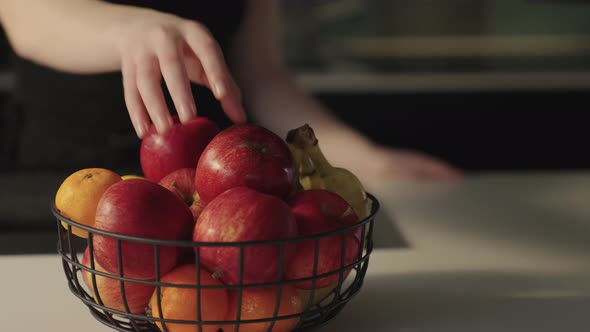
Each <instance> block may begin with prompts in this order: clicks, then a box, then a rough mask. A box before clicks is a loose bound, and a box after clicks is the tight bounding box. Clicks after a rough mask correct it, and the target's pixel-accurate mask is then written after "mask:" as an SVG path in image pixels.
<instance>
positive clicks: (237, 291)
mask: <svg viewBox="0 0 590 332" xmlns="http://www.w3.org/2000/svg"><path fill="white" fill-rule="evenodd" d="M367 197H368V199H369V201H370V203H371V209H370V210H371V211H370V214H369V216H368V217H367V218H365V219H363V220H361V221H360V222H358V223H356V224H354V225H350V226H346V227H342V228H339V229H337V230H333V231H329V232H324V233H321V234H314V235H311V236H300V237H294V238H288V239H280V240H272V241H250V242H223V243H221V242H217V243H213V242H194V241H171V240H159V239H148V238H140V237H133V236H127V235H121V234H115V233H110V232H106V231H103V230H99V229H96V228H93V227H89V226H85V225H82V224H80V223H78V222H76V221H75V220H71V219H69V218H66V217H65V216H64V215H62V214H61V213H60V212H59V210H57V209H56V208H55V206H52V207H51V210H52V213H53V215H54V216H55V217H56V219H57V228H58V235H59V236H58V244H57V251H58V253H59V254H60V255H61V257H62V265H63V270H64V272H65V276H66V279H67V282H68V286H69V288H70V290H71V292H72V293H73V294H74V295H75V296H76V297H77V298H78V299H79V300H80V301H81V302H82V303H83V304H84V305H86V306H87V307H88V309H89V310H90V313H91V314H92V315H93V316H94V318H96V319H97V320H98V321H100V322H101V323H103V324H105V325H106V326H108V327H110V328H112V329H114V330H117V331H122V332H131V331H141V332H158V331H163V332H176V331H198V332H202V331H205V332H207V331H216V332H219V331H223V332H231V331H283V330H285V329H288V330H293V331H304V330H312V329H316V328H318V327H320V326H322V325H324V324H326V323H327V322H329V321H330V320H331V319H332V318H334V317H336V316H337V315H338V313H339V312H340V311H341V310H342V309H343V308H344V306H345V305H346V304H347V303H348V302H349V301H350V300H351V299H352V298H353V297H354V296H355V295H356V294H358V293H359V291H360V290H361V288H362V285H363V281H364V278H365V275H366V273H367V268H368V264H369V256H370V254H371V252H372V250H373V226H374V219H375V215H376V213H377V211H378V210H379V201H378V200H377V199H376V198H375V197H374V196H373V195H371V194H369V193H367ZM74 228H78V229H81V230H83V231H86V232H88V236H87V238H79V237H77V236H75V235H74V234H73V232H72V230H73V229H74ZM351 233H354V234H355V236H356V237H357V239H358V252H356V251H355V252H354V257H353V259H352V260H351V259H349V258H348V257H347V256H348V252H347V245H349V243H350V242H349V241H347V240H346V239H347V238H348V236H347V235H349V234H351ZM97 237H103V238H109V239H111V240H112V241H116V248H117V264H118V271H117V272H116V273H109V272H106V271H105V270H104V269H101V268H100V266H98V264H97V263H96V262H95V259H94V255H95V254H94V253H95V250H96V249H97V248H96V244H95V239H96V238H97ZM328 238H332V239H333V238H341V239H342V241H341V251H340V255H339V256H340V264H339V267H338V268H336V269H333V270H330V271H329V272H325V273H320V272H319V270H320V269H321V267H320V265H321V264H322V262H321V259H320V252H321V249H320V247H321V246H322V245H323V244H322V243H323V242H322V241H325V240H326V239H328ZM126 242H127V243H141V244H143V245H146V246H148V247H149V248H151V250H152V251H153V258H154V265H155V271H154V273H155V278H152V279H150V280H143V279H136V278H132V277H129V276H126V275H125V273H124V271H123V263H122V260H123V259H122V253H121V252H122V248H123V247H124V246H125V243H126ZM302 243H307V244H308V245H310V244H312V245H313V246H314V247H315V249H314V251H313V252H314V258H313V264H312V265H313V266H310V267H309V268H310V269H311V271H312V273H311V276H307V277H305V278H299V279H286V278H285V277H284V273H283V272H284V270H285V266H284V265H285V264H284V262H283V258H284V256H285V251H286V250H285V248H286V247H288V246H293V245H295V246H297V245H298V244H302ZM254 246H275V247H278V249H279V267H278V270H279V271H278V277H277V279H276V280H274V281H273V282H268V283H258V284H251V283H250V284H249V283H244V282H243V279H242V276H243V271H244V252H245V251H246V250H248V248H251V247H254ZM165 247H176V248H179V250H180V252H184V253H192V255H190V254H187V255H184V256H186V257H185V258H184V262H180V263H179V264H190V265H193V264H194V270H195V273H194V276H195V280H192V281H191V282H188V283H186V282H184V283H172V282H168V281H166V280H163V279H165V276H162V275H161V273H160V265H161V264H160V263H161V262H160V256H161V252H162V250H163V248H165ZM207 247H218V248H222V247H223V248H233V249H234V250H236V251H237V252H238V253H239V256H238V257H239V280H238V282H237V283H235V284H223V283H219V284H211V283H205V282H203V274H202V273H201V266H202V264H201V263H202V262H201V255H200V254H199V253H200V251H201V250H202V249H203V248H207ZM355 248H356V246H355ZM349 249H350V248H349ZM355 250H356V249H355ZM111 272H112V271H111ZM212 274H213V275H214V273H212ZM327 278H332V279H330V280H333V281H334V282H333V283H331V284H330V285H329V286H326V287H321V288H320V287H319V285H320V283H321V282H322V281H325V280H326V279H327ZM107 283H110V284H108V285H110V288H109V287H106V286H105V287H102V286H103V285H107ZM301 284H306V285H307V286H306V287H304V288H301V289H299V288H298V289H297V291H298V295H300V296H299V299H300V300H301V307H300V310H297V311H296V312H290V313H288V314H282V307H284V304H285V302H284V301H282V294H281V293H287V291H286V290H287V287H291V288H293V286H296V285H301ZM171 288H174V289H179V290H183V291H184V292H185V293H184V294H187V293H192V294H194V297H192V298H193V299H195V301H196V303H195V307H194V308H189V307H190V306H183V307H181V308H180V310H194V314H192V315H189V316H191V318H189V319H187V318H184V319H178V318H170V317H166V316H167V314H169V310H168V311H167V310H164V309H163V308H164V305H163V304H162V301H163V298H164V292H165V291H166V290H167V289H171ZM291 288H290V289H291ZM145 289H148V292H149V293H150V294H149V298H150V301H149V302H147V303H148V305H144V304H145V302H146V301H145V299H144V301H143V302H141V301H139V303H142V304H141V305H140V307H138V305H137V303H134V302H137V301H136V300H137V298H138V297H139V295H138V294H139V293H140V292H144V294H145V293H146V292H145ZM256 289H271V290H272V291H273V293H272V294H273V295H272V296H273V298H274V299H275V300H274V302H273V308H272V310H270V311H271V312H270V313H269V314H268V315H266V316H264V317H256V318H255V319H251V318H248V317H246V316H247V315H246V311H244V310H243V308H244V307H243V301H246V299H245V297H244V296H245V294H246V293H247V292H249V290H256ZM215 290H218V291H220V290H225V291H226V292H227V294H230V295H232V296H233V297H231V296H230V297H229V298H230V299H233V301H234V302H233V304H234V309H235V310H234V311H235V313H234V311H230V312H231V314H230V315H228V316H227V318H223V319H215V320H208V317H205V316H206V314H205V312H206V311H207V310H209V311H210V310H213V309H214V308H212V309H210V308H208V307H211V305H210V303H208V302H205V301H204V299H205V298H204V294H205V293H206V292H212V291H215ZM299 292H301V293H299ZM113 294H115V295H113ZM113 297H114V298H117V299H118V301H119V302H117V303H118V305H112V304H110V303H107V302H109V301H107V299H111V300H112V299H113ZM111 302H112V301H111ZM236 302H237V303H236ZM230 306H231V303H230V302H227V307H230ZM177 308H179V307H177ZM187 308H188V309H187ZM286 323H288V324H286ZM285 326H288V327H285ZM213 327H214V329H213V330H212V328H213Z"/></svg>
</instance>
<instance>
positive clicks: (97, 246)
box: [94, 179, 193, 280]
mask: <svg viewBox="0 0 590 332" xmlns="http://www.w3.org/2000/svg"><path fill="white" fill-rule="evenodd" d="M192 225H193V216H192V214H191V211H190V209H189V208H188V206H187V205H186V204H185V203H184V202H183V201H182V199H180V198H179V197H178V195H176V194H173V193H172V192H170V191H169V190H167V189H166V188H164V187H162V186H160V185H158V184H156V183H153V182H150V181H145V180H140V179H129V180H125V181H120V182H118V183H115V184H114V185H112V186H111V187H109V189H107V191H105V192H104V194H103V195H102V197H101V199H100V201H99V202H98V206H97V209H96V224H95V227H96V228H97V229H99V230H103V231H107V232H111V233H115V234H119V235H130V236H135V237H140V238H148V239H161V240H179V239H185V240H187V239H190V230H191V227H192ZM120 241H121V253H120V256H121V259H122V261H121V264H122V267H123V274H124V275H125V276H129V277H132V278H137V279H146V280H147V279H154V278H155V276H156V268H155V247H154V245H153V244H148V243H141V242H135V241H131V240H120ZM179 250H180V249H179V248H178V247H173V246H159V265H160V269H159V273H160V274H163V273H166V272H167V271H169V270H171V269H172V268H173V267H174V265H175V264H176V263H177V260H178V255H179ZM94 255H95V259H96V261H97V262H98V263H99V264H100V265H101V266H102V267H103V268H104V269H105V270H106V271H108V272H110V273H118V272H119V259H118V258H119V254H118V245H117V239H115V238H114V237H113V236H107V235H99V234H95V235H94Z"/></svg>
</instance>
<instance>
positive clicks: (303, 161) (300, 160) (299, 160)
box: [287, 143, 324, 190]
mask: <svg viewBox="0 0 590 332" xmlns="http://www.w3.org/2000/svg"><path fill="white" fill-rule="evenodd" d="M287 145H288V146H289V150H291V154H292V155H293V159H294V161H295V168H296V172H297V182H298V183H299V184H298V185H299V186H300V189H301V190H309V189H323V188H324V184H323V181H322V178H321V176H320V174H319V173H318V171H317V170H316V168H315V165H314V164H313V162H312V161H311V159H310V158H309V156H308V155H307V154H306V153H305V151H303V149H301V148H300V147H298V146H297V145H295V144H290V143H287Z"/></svg>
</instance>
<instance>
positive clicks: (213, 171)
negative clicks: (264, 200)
mask: <svg viewBox="0 0 590 332" xmlns="http://www.w3.org/2000/svg"><path fill="white" fill-rule="evenodd" d="M294 179H295V165H294V162H293V157H292V156H291V152H290V151H289V148H288V147H287V145H286V143H285V142H284V141H283V140H282V139H281V138H280V137H279V136H277V135H276V134H275V133H273V132H272V131H270V130H268V129H266V128H263V127H260V126H256V125H250V124H244V125H233V126H232V127H229V128H227V129H225V130H223V131H222V132H220V133H219V134H218V135H217V136H215V138H213V140H211V142H210V143H209V145H207V148H205V151H203V154H202V155H201V158H200V159H199V163H198V164H197V170H196V174H195V185H196V187H197V191H198V193H199V195H200V197H201V199H203V200H204V201H205V202H210V201H211V200H212V199H213V198H215V197H216V196H217V195H219V194H221V193H222V192H224V191H225V190H227V189H230V188H233V187H239V186H246V187H250V188H252V189H255V190H257V191H260V192H263V193H267V194H271V195H275V196H278V197H285V196H286V195H288V194H289V193H290V191H291V189H292V187H293V181H294Z"/></svg>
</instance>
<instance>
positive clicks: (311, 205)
mask: <svg viewBox="0 0 590 332" xmlns="http://www.w3.org/2000/svg"><path fill="white" fill-rule="evenodd" d="M140 164H141V168H142V171H143V175H125V176H120V175H119V174H117V173H115V172H113V171H111V170H107V169H101V168H89V169H82V170H79V171H77V172H75V173H73V174H71V175H70V176H68V177H67V178H66V179H65V180H64V181H63V182H62V184H61V186H60V187H59V189H58V191H57V194H56V197H55V207H56V209H57V210H58V211H59V213H60V214H61V215H62V216H64V217H65V218H68V219H69V220H72V221H74V222H76V223H77V224H81V225H84V226H88V227H85V228H86V229H81V228H80V227H76V226H75V225H77V224H74V225H72V223H65V222H62V225H63V226H64V227H65V228H66V229H69V230H71V232H72V233H73V234H74V235H76V236H78V237H81V238H87V239H88V237H91V239H88V240H87V241H88V243H89V245H91V246H89V247H88V248H86V251H85V252H84V255H83V258H82V264H83V265H84V266H85V267H86V269H82V272H81V274H82V280H84V283H85V284H86V286H87V287H88V289H89V290H90V292H89V293H90V294H92V295H93V297H94V299H95V300H96V301H97V302H99V303H102V304H103V305H104V306H105V307H107V308H109V309H111V310H112V311H111V312H112V313H119V314H124V313H133V314H146V315H149V317H151V319H152V320H153V321H154V322H155V323H156V325H158V327H159V328H161V329H164V328H165V330H167V331H170V332H178V331H189V330H190V331H194V330H195V325H191V324H187V323H186V322H189V323H190V322H195V321H201V322H203V324H202V330H203V331H212V332H213V331H218V330H219V329H223V328H224V327H225V328H226V330H233V328H234V325H231V326H230V325H227V326H226V325H223V324H222V323H223V322H224V321H229V322H231V321H234V322H235V321H238V320H240V321H244V320H264V319H266V321H257V322H250V323H240V331H268V330H269V328H270V327H271V325H272V330H273V331H291V330H293V329H294V328H295V326H296V325H297V324H298V322H299V319H300V318H299V316H298V314H300V313H302V312H303V311H304V310H305V308H307V307H308V306H309V305H310V304H312V303H318V302H319V301H321V300H322V299H324V298H325V297H326V296H327V294H329V293H330V292H332V291H333V290H334V289H335V288H336V287H337V286H338V285H340V286H341V285H342V282H343V279H344V278H346V277H347V276H348V275H349V273H350V271H351V268H349V269H348V270H346V268H343V266H351V265H352V264H354V263H355V262H356V261H357V260H358V259H359V257H360V254H361V253H362V248H360V246H361V243H363V241H362V236H363V235H362V233H363V232H362V229H363V228H362V227H354V225H355V224H358V223H359V221H361V220H363V219H365V218H367V217H368V216H369V213H370V206H369V201H368V199H367V196H366V193H365V191H364V188H363V186H362V184H361V183H360V181H359V180H358V179H357V178H356V177H355V176H354V174H352V173H351V172H349V171H347V170H345V169H342V168H336V167H333V166H332V165H330V163H329V162H328V160H327V159H326V158H325V157H324V155H323V154H322V152H321V150H320V148H319V145H318V141H317V139H316V137H315V134H314V132H313V130H312V129H311V127H309V126H308V125H304V126H302V127H299V128H296V129H293V130H291V131H290V132H289V133H288V135H287V137H286V139H285V140H283V139H282V138H280V137H279V136H277V135H276V134H275V133H273V132H272V131H270V130H268V129H266V128H264V127H261V126H256V125H251V124H243V125H234V126H232V127H229V128H227V129H224V130H219V129H218V127H217V126H216V125H215V124H214V123H213V122H211V121H209V120H208V119H205V118H197V119H194V120H192V121H191V122H188V123H186V124H181V123H179V122H178V120H176V123H175V125H174V126H173V128H171V129H170V130H169V131H167V132H166V133H165V134H163V135H160V134H157V133H156V132H155V129H154V128H153V127H152V128H151V129H150V132H149V134H148V135H147V136H146V137H145V138H144V139H143V141H142V145H141V153H140ZM345 227H346V228H347V229H346V230H344V231H343V232H332V233H330V234H328V235H326V236H322V237H321V238H319V237H318V238H317V239H314V238H312V237H306V236H314V235H317V234H321V233H325V232H331V231H336V230H339V229H343V228H345ZM95 229H96V230H101V231H105V232H108V233H101V234H99V233H93V231H92V230H95ZM89 233H90V235H89ZM106 234H117V235H127V236H132V237H134V238H144V239H153V240H169V241H178V243H179V244H183V245H177V246H172V245H168V243H167V244H160V245H154V244H153V243H149V242H146V241H143V242H141V241H133V240H129V239H118V238H116V237H114V236H108V235H106ZM90 240H91V241H90ZM180 240H182V241H180ZM244 242H248V244H244ZM90 248H92V250H90ZM96 271H98V272H100V273H96ZM109 276H111V277H109ZM120 276H123V277H126V278H129V279H126V280H128V281H124V282H123V281H120V279H117V278H116V277H120ZM318 276H319V277H318ZM134 280H135V281H140V282H133V281H134ZM141 281H143V282H141ZM146 281H147V282H146ZM285 281H291V282H285ZM162 283H164V284H165V285H162ZM269 283H270V285H268V284H269ZM197 284H198V285H199V286H202V287H199V288H200V289H199V290H198V291H196V288H197V287H196V286H197ZM156 285H158V286H157V287H156ZM173 285H180V286H178V287H173ZM248 285H250V287H247V286H248ZM190 286H193V287H190ZM244 286H246V287H244ZM312 289H313V292H312V291H311V290H312ZM310 294H314V295H313V296H310ZM277 316H278V317H281V316H291V317H290V318H287V319H279V320H275V321H273V320H272V318H273V317H277ZM164 320H165V323H164ZM168 320H178V321H185V323H184V324H182V323H180V322H179V323H177V322H176V321H175V322H173V323H171V322H168ZM214 322H217V323H214ZM220 322H221V323H220ZM164 324H165V326H163V325H164Z"/></svg>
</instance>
